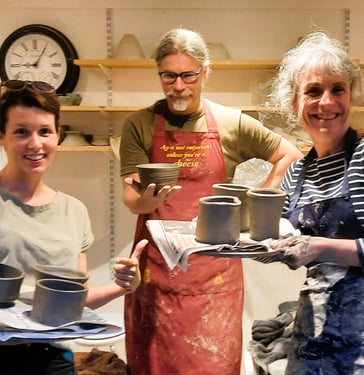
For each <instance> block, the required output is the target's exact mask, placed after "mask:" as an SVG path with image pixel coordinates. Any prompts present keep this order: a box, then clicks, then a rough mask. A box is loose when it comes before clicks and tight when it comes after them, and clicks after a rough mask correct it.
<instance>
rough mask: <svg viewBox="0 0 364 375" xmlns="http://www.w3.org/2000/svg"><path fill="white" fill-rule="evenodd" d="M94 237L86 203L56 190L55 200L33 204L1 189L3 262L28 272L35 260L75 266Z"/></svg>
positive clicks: (0, 243) (1, 254) (1, 256)
mask: <svg viewBox="0 0 364 375" xmlns="http://www.w3.org/2000/svg"><path fill="white" fill-rule="evenodd" d="M93 241H94V236H93V233H92V229H91V223H90V219H89V215H88V212H87V208H86V206H85V205H84V204H83V203H82V202H81V201H79V200H78V199H76V198H74V197H72V196H70V195H68V194H65V193H62V192H57V193H56V196H55V199H54V200H53V202H51V203H49V204H46V205H42V206H30V205H28V204H26V203H23V202H21V201H19V200H18V199H16V198H15V197H13V196H11V195H9V194H8V193H6V192H4V191H0V262H4V263H7V264H9V265H12V266H14V267H18V268H20V269H22V270H23V271H25V272H26V273H27V274H29V273H31V271H32V268H31V267H32V265H33V264H35V263H42V264H52V265H57V266H63V267H70V268H76V267H77V262H78V257H79V255H80V253H81V252H82V251H84V250H86V249H88V248H89V247H90V246H91V244H92V243H93Z"/></svg>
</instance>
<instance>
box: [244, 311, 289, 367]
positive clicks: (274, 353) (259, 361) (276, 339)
mask: <svg viewBox="0 0 364 375" xmlns="http://www.w3.org/2000/svg"><path fill="white" fill-rule="evenodd" d="M293 321H294V312H283V313H280V314H278V315H277V316H276V317H274V318H272V319H267V320H255V321H254V322H253V325H252V340H251V341H250V343H249V346H248V350H249V353H250V355H251V356H252V359H253V361H254V363H255V364H256V365H258V366H259V367H260V368H261V369H262V370H263V371H265V373H266V374H269V372H268V365H269V364H270V363H272V362H274V361H276V360H278V359H281V358H285V357H287V352H288V348H289V346H290V340H291V336H292V330H293Z"/></svg>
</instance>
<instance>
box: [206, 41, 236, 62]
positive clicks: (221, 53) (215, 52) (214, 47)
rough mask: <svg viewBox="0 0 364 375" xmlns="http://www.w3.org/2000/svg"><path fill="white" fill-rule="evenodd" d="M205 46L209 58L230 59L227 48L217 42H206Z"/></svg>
mask: <svg viewBox="0 0 364 375" xmlns="http://www.w3.org/2000/svg"><path fill="white" fill-rule="evenodd" d="M206 44H207V48H208V49H209V53H210V59H211V60H229V59H231V56H230V53H229V51H228V50H227V48H226V47H225V46H224V45H223V44H222V43H218V42H208V43H206Z"/></svg>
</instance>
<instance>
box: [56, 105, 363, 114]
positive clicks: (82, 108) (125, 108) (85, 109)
mask: <svg viewBox="0 0 364 375" xmlns="http://www.w3.org/2000/svg"><path fill="white" fill-rule="evenodd" d="M145 107H146V106H103V105H98V106H62V107H61V111H62V112H135V111H138V110H139V109H142V108H145ZM230 107H231V108H236V109H240V110H242V111H244V112H279V109H278V108H273V107H262V106H255V105H239V106H230ZM352 112H353V113H359V112H364V106H360V107H358V106H357V107H352Z"/></svg>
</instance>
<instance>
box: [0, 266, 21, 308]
mask: <svg viewBox="0 0 364 375" xmlns="http://www.w3.org/2000/svg"><path fill="white" fill-rule="evenodd" d="M24 276H25V274H24V272H23V271H21V270H20V269H18V268H16V267H12V266H9V265H8V264H4V263H0V307H8V305H9V306H11V305H12V303H13V302H14V301H15V300H16V299H17V298H18V297H19V291H20V287H21V284H22V283H23V279H24Z"/></svg>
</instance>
